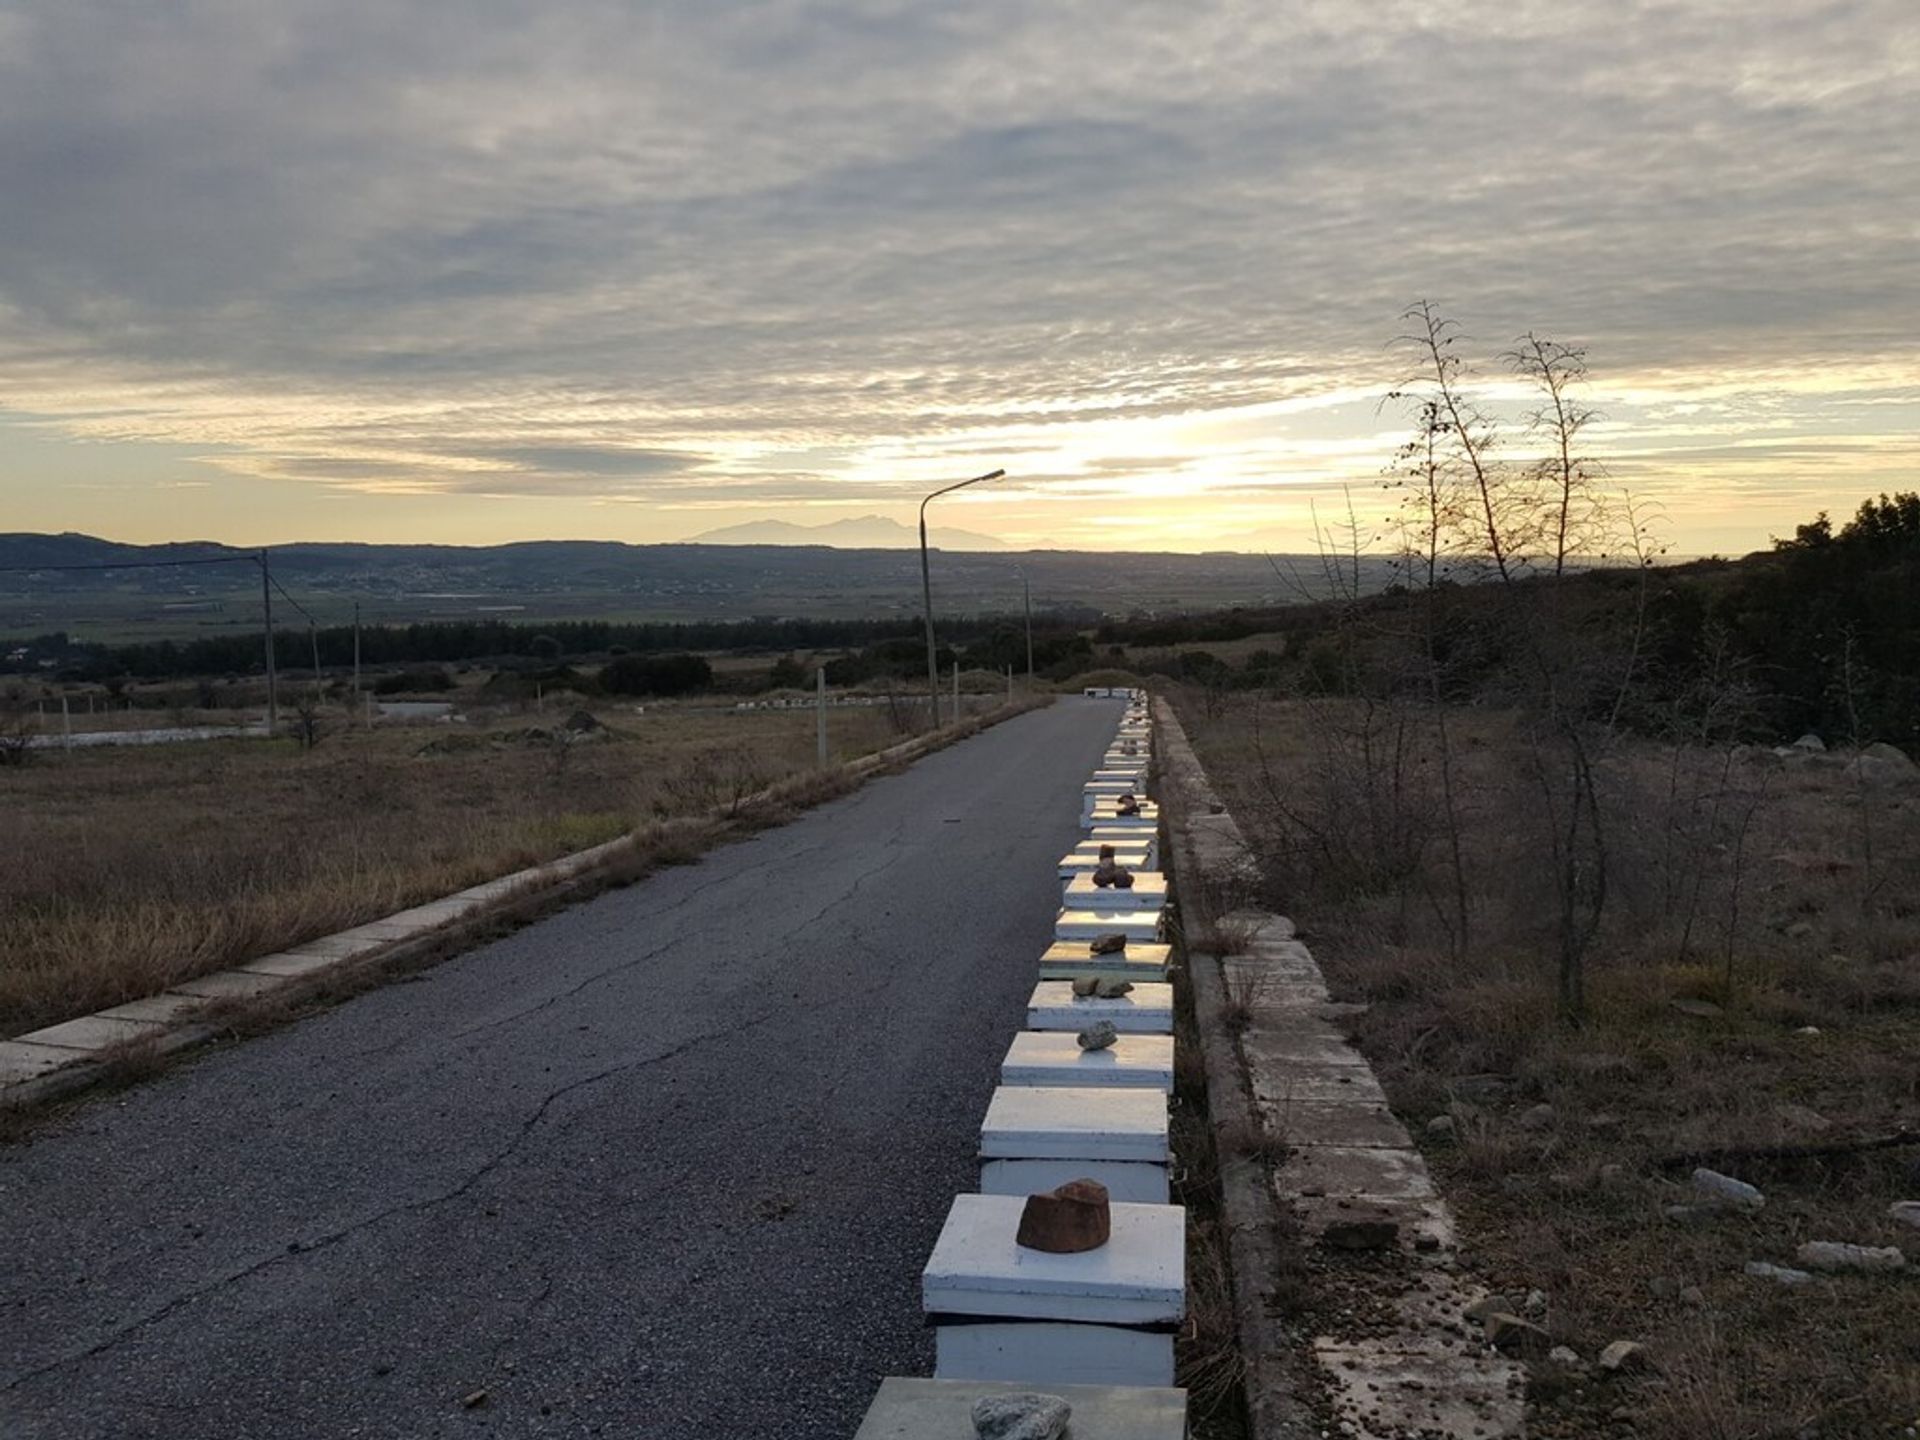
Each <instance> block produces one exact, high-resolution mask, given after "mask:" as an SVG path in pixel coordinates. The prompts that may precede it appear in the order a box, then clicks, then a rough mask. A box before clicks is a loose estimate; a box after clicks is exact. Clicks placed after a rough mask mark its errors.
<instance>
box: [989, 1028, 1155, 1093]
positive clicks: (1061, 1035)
mask: <svg viewBox="0 0 1920 1440" xmlns="http://www.w3.org/2000/svg"><path fill="white" fill-rule="evenodd" d="M1000 1083H1001V1084H1002V1085H1078V1086H1084V1087H1085V1088H1087V1089H1103V1088H1105V1087H1107V1086H1113V1085H1124V1086H1138V1087H1140V1088H1141V1089H1145V1090H1158V1091H1159V1092H1160V1093H1161V1094H1162V1095H1171V1094H1172V1093H1173V1037H1172V1036H1171V1035H1122V1036H1121V1037H1120V1038H1119V1039H1118V1040H1116V1041H1114V1043H1113V1044H1111V1045H1109V1046H1108V1047H1107V1048H1106V1049H1104V1050H1082V1049H1081V1048H1080V1041H1079V1039H1078V1037H1077V1035H1076V1033H1075V1032H1073V1031H1070V1030H1022V1031H1021V1032H1020V1033H1019V1034H1017V1035H1015V1036H1014V1037H1013V1044H1012V1045H1010V1046H1008V1047H1007V1056H1006V1059H1004V1060H1002V1061H1001V1062H1000Z"/></svg>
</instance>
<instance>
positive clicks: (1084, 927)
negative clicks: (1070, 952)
mask: <svg viewBox="0 0 1920 1440" xmlns="http://www.w3.org/2000/svg"><path fill="white" fill-rule="evenodd" d="M1101 935H1124V936H1126V937H1127V943H1128V944H1129V945H1132V944H1133V943H1134V942H1135V941H1142V940H1158V939H1159V938H1160V912H1159V911H1158V910H1062V911H1061V912H1060V913H1059V915H1058V916H1056V917H1055V918H1054V922H1053V938H1054V939H1056V940H1093V939H1096V938H1097V937H1099V936H1101Z"/></svg>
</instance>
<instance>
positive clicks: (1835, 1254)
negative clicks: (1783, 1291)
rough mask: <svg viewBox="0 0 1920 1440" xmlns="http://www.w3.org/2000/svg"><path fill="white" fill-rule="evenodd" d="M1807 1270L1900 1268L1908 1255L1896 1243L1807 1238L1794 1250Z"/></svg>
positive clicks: (1903, 1266)
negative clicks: (1884, 1243)
mask: <svg viewBox="0 0 1920 1440" xmlns="http://www.w3.org/2000/svg"><path fill="white" fill-rule="evenodd" d="M1793 1258H1794V1259H1795V1260H1798V1261H1799V1262H1800V1263H1801V1264H1802V1265H1804V1266H1806V1267H1807V1268H1808V1269H1809V1270H1900V1269H1903V1268H1905V1266H1906V1263H1907V1257H1906V1256H1905V1254H1903V1253H1902V1252H1901V1250H1900V1248H1899V1247H1898V1246H1895V1245H1848V1244H1845V1243H1844V1242H1842V1241H1839V1240H1809V1241H1807V1243H1806V1244H1804V1245H1802V1246H1801V1247H1800V1248H1799V1249H1798V1250H1796V1251H1794V1252H1793Z"/></svg>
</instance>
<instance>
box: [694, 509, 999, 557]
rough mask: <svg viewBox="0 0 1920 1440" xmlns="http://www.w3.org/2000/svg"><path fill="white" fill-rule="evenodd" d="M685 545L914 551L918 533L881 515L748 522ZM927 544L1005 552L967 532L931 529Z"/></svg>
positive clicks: (988, 539) (996, 542)
mask: <svg viewBox="0 0 1920 1440" xmlns="http://www.w3.org/2000/svg"><path fill="white" fill-rule="evenodd" d="M687 543H688V544H689V545H830V546H832V547H833V548H834V549H836V550H904V549H909V548H918V546H919V544H920V531H919V529H918V528H917V527H915V526H912V525H902V524H901V523H900V522H899V521H898V520H889V519H887V517H886V516H884V515H862V516H860V517H859V518H858V519H856V520H830V521H828V522H827V523H826V524H824V525H794V524H792V523H790V522H788V521H786V520H752V521H749V522H748V523H746V524H744V525H728V526H726V527H725V528H723V529H720V530H709V531H707V532H706V533H705V534H702V535H696V536H694V537H693V538H692V539H691V540H689V541H687ZM927 543H928V544H930V545H932V546H934V547H935V548H936V549H940V550H1008V549H1011V548H1012V547H1011V546H1009V545H1008V544H1007V543H1006V541H1004V540H996V539H994V538H993V536H991V535H976V534H975V533H974V532H973V531H971V530H948V529H944V528H942V527H940V526H934V527H933V528H931V529H929V530H928V531H927Z"/></svg>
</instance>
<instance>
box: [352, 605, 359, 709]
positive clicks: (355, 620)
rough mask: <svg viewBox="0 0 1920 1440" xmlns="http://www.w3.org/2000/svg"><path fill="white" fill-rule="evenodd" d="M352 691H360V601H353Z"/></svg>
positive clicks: (357, 692) (355, 692) (356, 692)
mask: <svg viewBox="0 0 1920 1440" xmlns="http://www.w3.org/2000/svg"><path fill="white" fill-rule="evenodd" d="M353 693H354V694H356V695H358V694H359V693H360V602H359V601H358V600H356V601H354V602H353Z"/></svg>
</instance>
